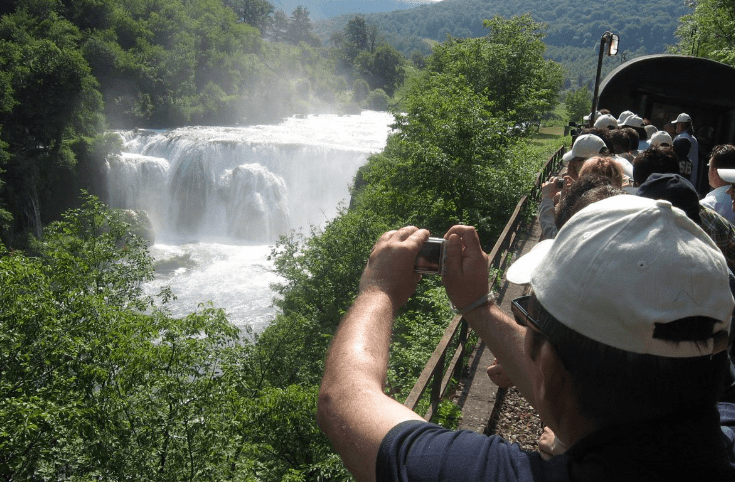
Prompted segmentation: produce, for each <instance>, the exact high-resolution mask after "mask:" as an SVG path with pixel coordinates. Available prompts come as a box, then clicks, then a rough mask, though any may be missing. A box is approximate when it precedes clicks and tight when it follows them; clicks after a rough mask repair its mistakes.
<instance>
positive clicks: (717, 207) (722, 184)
mask: <svg viewBox="0 0 735 482" xmlns="http://www.w3.org/2000/svg"><path fill="white" fill-rule="evenodd" d="M708 166H709V170H708V171H707V174H708V179H709V185H710V187H711V188H712V190H711V191H710V192H709V193H708V194H707V195H706V196H705V197H704V198H703V199H702V200H701V201H700V203H701V204H702V206H705V207H708V208H710V209H712V210H713V211H715V212H717V213H719V214H720V215H722V216H723V217H724V218H725V219H727V220H728V221H730V222H731V223H733V224H735V212H733V210H732V201H731V199H730V196H729V195H728V194H727V191H728V189H730V183H729V182H728V181H726V180H725V179H723V178H722V177H721V176H720V174H719V171H720V170H725V169H735V146H733V145H731V144H722V145H719V146H715V147H714V148H713V149H712V154H711V156H710V159H709V164H708ZM692 174H694V169H693V168H692ZM692 184H694V183H692Z"/></svg>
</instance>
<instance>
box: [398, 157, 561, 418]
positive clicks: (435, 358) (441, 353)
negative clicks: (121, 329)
mask: <svg viewBox="0 0 735 482" xmlns="http://www.w3.org/2000/svg"><path fill="white" fill-rule="evenodd" d="M564 152H565V147H564V146H562V147H561V148H560V149H559V150H558V151H556V153H554V154H553V155H552V156H551V157H550V158H549V160H548V161H546V164H544V166H543V168H542V169H541V171H539V173H538V174H537V175H536V180H535V182H534V185H533V188H532V189H531V192H530V193H529V194H528V195H526V196H523V197H522V198H521V199H520V200H519V201H518V204H516V208H515V210H514V211H513V215H512V216H511V217H510V219H509V220H508V223H507V224H506V225H505V229H503V232H502V233H501V234H500V237H499V238H498V240H497V241H496V242H495V246H493V249H492V251H490V253H489V255H488V258H489V268H490V272H491V273H495V274H494V275H493V276H492V278H491V279H490V286H494V285H495V283H496V281H497V278H498V277H501V276H503V273H504V272H505V269H506V268H507V263H508V253H509V250H510V249H511V247H512V246H513V243H514V242H515V240H516V236H517V234H518V231H519V228H520V227H521V225H522V224H523V220H524V216H523V210H524V208H525V206H526V203H527V202H528V201H536V202H538V200H539V199H540V197H541V185H542V184H543V183H544V181H545V180H547V179H548V178H549V177H550V176H551V174H552V173H557V172H559V169H560V168H561V163H562V156H563V155H564ZM470 331H471V329H470V328H469V325H468V324H467V320H465V319H464V318H463V317H462V316H461V315H456V316H455V317H454V318H452V321H451V322H450V323H449V326H447V329H446V330H445V331H444V336H442V339H441V340H440V341H439V344H438V345H437V346H436V348H435V349H434V353H433V354H432V355H431V358H429V361H428V362H427V363H426V366H425V367H424V370H423V371H422V372H421V375H419V378H418V380H416V384H415V385H414V386H413V389H412V390H411V393H409V394H408V397H407V398H406V401H405V402H404V403H403V404H404V405H405V406H407V407H408V408H410V409H411V410H414V411H415V410H416V407H418V404H419V402H420V401H421V398H422V397H423V395H424V393H425V392H426V390H427V389H428V388H429V387H431V394H430V406H429V409H428V410H427V412H426V414H425V415H424V419H426V420H431V417H432V416H433V415H434V412H436V409H437V407H438V406H439V402H440V401H441V399H442V398H443V397H444V395H445V393H446V390H447V387H448V386H449V384H450V382H451V380H452V377H454V378H456V379H459V378H460V375H461V371H462V368H463V366H464V358H465V356H466V355H467V353H468V352H471V351H472V350H474V349H475V347H474V346H473V347H471V348H470V349H468V347H467V342H468V339H469V335H470ZM455 339H456V341H455V343H452V341H453V340H455ZM454 345H456V346H454ZM452 349H454V352H453V353H451V354H450V352H451V350H452ZM447 356H451V357H452V359H451V360H450V362H449V364H447V363H446V359H447Z"/></svg>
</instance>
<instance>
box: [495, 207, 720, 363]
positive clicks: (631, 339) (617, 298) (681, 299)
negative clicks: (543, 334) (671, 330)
mask: <svg viewBox="0 0 735 482" xmlns="http://www.w3.org/2000/svg"><path fill="white" fill-rule="evenodd" d="M537 249H539V250H540V251H539V252H536V249H534V250H532V251H531V252H530V253H529V255H531V257H532V258H535V259H536V261H535V262H528V263H525V262H524V261H523V260H524V258H525V256H524V257H522V258H520V259H519V260H518V261H517V262H516V263H514V264H513V266H515V265H517V264H519V263H521V268H519V269H518V270H516V272H514V273H512V277H513V280H514V281H513V282H520V283H523V282H529V283H530V284H531V287H532V288H533V290H534V294H535V296H536V298H537V299H538V301H539V302H540V304H541V305H542V306H543V307H544V309H545V310H546V311H548V312H549V314H551V315H552V316H553V317H554V318H556V320H558V321H559V322H560V323H562V324H564V325H565V326H567V327H568V328H570V329H572V330H574V331H576V332H577V333H580V334H582V335H584V336H586V337H588V338H591V339H592V340H595V341H597V342H599V343H602V344H605V345H608V346H612V347H615V348H618V349H620V350H624V351H629V352H633V353H640V354H651V355H656V356H662V357H675V358H689V357H699V356H705V355H710V354H713V353H718V352H720V351H722V350H725V349H727V338H728V337H727V332H728V330H729V327H730V317H731V316H732V313H733V307H735V300H733V297H732V294H731V292H730V287H729V283H728V270H727V263H726V261H725V258H724V256H723V255H722V252H721V251H720V250H719V249H718V248H717V246H716V245H715V244H714V242H713V241H712V239H711V238H710V237H709V236H708V235H707V234H706V233H705V232H704V231H702V229H700V228H699V226H697V225H696V224H695V223H694V222H692V221H691V220H690V219H689V218H687V216H686V214H685V213H684V211H682V210H680V209H678V208H674V207H673V206H672V205H671V203H670V202H668V201H664V200H653V199H648V198H643V197H638V196H630V195H620V196H615V197H611V198H607V199H604V200H602V201H598V202H596V203H593V204H591V205H589V206H587V207H586V208H584V209H582V210H581V211H579V212H578V213H576V214H575V215H574V216H572V218H571V219H570V220H569V221H568V222H567V223H566V224H565V225H564V226H563V227H562V228H561V229H560V230H559V232H558V233H557V235H556V237H555V238H554V239H553V241H551V242H549V243H544V244H543V246H541V247H539V248H537ZM529 255H526V256H529ZM524 263H525V266H523V264H524ZM513 266H511V269H510V270H509V271H508V274H509V276H510V275H511V271H512V268H513ZM508 279H509V280H510V278H508ZM692 316H705V317H709V318H714V319H716V320H721V321H722V323H716V324H715V326H714V329H713V333H712V338H711V339H709V340H708V341H707V343H706V346H704V343H702V344H697V343H695V342H687V341H683V342H680V343H678V344H676V343H670V342H667V341H664V340H660V339H656V338H654V337H653V332H654V328H655V325H656V324H657V323H659V324H660V323H664V324H665V323H669V322H672V321H675V320H679V319H682V318H687V317H692Z"/></svg>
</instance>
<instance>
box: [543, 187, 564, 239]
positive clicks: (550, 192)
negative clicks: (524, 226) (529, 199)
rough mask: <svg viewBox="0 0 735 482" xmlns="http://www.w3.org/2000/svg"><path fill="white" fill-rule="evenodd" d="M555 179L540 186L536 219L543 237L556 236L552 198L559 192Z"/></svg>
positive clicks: (550, 237) (554, 210)
mask: <svg viewBox="0 0 735 482" xmlns="http://www.w3.org/2000/svg"><path fill="white" fill-rule="evenodd" d="M559 192H560V191H559V189H557V187H556V182H555V179H554V180H552V181H547V182H545V183H543V185H542V186H541V204H540V205H539V211H538V220H539V224H540V225H541V234H542V235H543V238H544V239H553V238H555V237H556V233H557V231H558V230H557V229H556V220H555V218H556V208H555V206H554V198H555V197H556V196H557V194H559Z"/></svg>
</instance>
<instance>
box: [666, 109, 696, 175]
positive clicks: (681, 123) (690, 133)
mask: <svg viewBox="0 0 735 482" xmlns="http://www.w3.org/2000/svg"><path fill="white" fill-rule="evenodd" d="M671 123H672V124H676V134H677V136H676V137H686V138H687V139H689V142H691V143H692V146H691V147H690V148H689V160H691V161H692V175H691V177H690V178H689V180H690V181H691V183H692V184H693V185H694V187H695V188H699V186H698V185H697V183H698V182H699V142H697V138H696V137H694V126H693V124H692V118H691V116H690V115H689V114H686V113H684V112H682V113H681V114H679V115H678V116H677V117H676V119H674V120H672V121H671ZM676 137H674V139H676Z"/></svg>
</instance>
